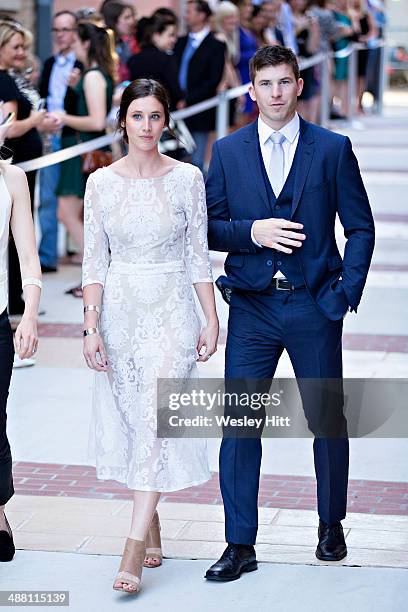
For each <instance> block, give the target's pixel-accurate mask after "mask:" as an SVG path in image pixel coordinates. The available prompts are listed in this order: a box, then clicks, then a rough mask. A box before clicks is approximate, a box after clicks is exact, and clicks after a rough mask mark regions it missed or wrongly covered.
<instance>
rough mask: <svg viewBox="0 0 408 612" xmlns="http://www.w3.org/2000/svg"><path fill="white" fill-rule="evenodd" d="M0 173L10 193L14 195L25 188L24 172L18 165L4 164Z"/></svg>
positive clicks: (25, 178)
mask: <svg viewBox="0 0 408 612" xmlns="http://www.w3.org/2000/svg"><path fill="white" fill-rule="evenodd" d="M1 173H2V176H3V178H4V181H5V183H6V185H7V189H8V190H9V192H10V194H12V195H15V194H17V193H19V192H20V193H22V192H23V191H25V190H26V189H27V177H26V174H25V172H24V170H22V169H21V168H19V167H18V166H12V165H11V164H4V165H3V167H2V169H1Z"/></svg>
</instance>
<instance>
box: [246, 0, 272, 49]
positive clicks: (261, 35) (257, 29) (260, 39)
mask: <svg viewBox="0 0 408 612" xmlns="http://www.w3.org/2000/svg"><path fill="white" fill-rule="evenodd" d="M267 27H268V21H267V19H266V15H265V12H264V11H263V8H262V6H261V5H260V4H257V5H255V6H254V7H253V9H252V16H251V21H250V30H251V32H252V34H253V35H254V36H255V39H256V46H257V47H258V48H259V47H265V46H266V45H268V44H269V42H268V38H267V36H266V28H267Z"/></svg>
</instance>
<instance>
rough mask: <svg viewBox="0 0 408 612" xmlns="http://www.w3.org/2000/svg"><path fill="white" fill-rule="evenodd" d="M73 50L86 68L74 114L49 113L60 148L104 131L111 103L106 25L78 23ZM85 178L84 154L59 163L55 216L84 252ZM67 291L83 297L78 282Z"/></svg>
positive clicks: (111, 64)
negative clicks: (55, 120)
mask: <svg viewBox="0 0 408 612" xmlns="http://www.w3.org/2000/svg"><path fill="white" fill-rule="evenodd" d="M73 51H74V53H75V55H76V57H77V59H78V60H79V61H80V62H82V64H83V65H84V68H85V69H84V72H83V74H82V76H81V79H80V81H79V83H78V85H77V86H76V88H75V91H76V93H77V109H76V114H75V115H71V114H67V113H65V112H63V111H55V112H53V113H52V114H53V115H54V116H56V117H57V118H58V120H59V121H60V124H61V125H62V126H63V130H62V137H61V141H62V148H65V147H68V146H72V145H75V144H78V143H79V142H86V141H88V140H91V139H93V138H97V137H98V136H103V135H105V134H106V130H105V124H106V117H107V115H108V113H109V111H110V108H111V104H112V94H113V84H114V83H113V81H114V74H115V62H114V59H113V57H112V53H111V44H110V40H109V35H108V33H107V31H106V29H104V28H99V27H98V26H95V25H93V24H91V23H79V24H78V35H77V38H76V41H75V43H74V45H73ZM67 128H68V129H67ZM85 181H86V174H85V168H84V167H83V158H81V157H74V158H72V159H68V160H66V161H64V162H62V163H61V171H60V179H59V183H58V187H57V195H58V196H59V198H58V217H59V220H60V221H62V223H64V225H65V227H66V228H67V230H68V232H69V234H70V236H71V237H72V239H73V240H74V242H75V244H76V246H77V247H78V248H79V250H80V253H83V239H84V228H83V196H84V192H85ZM69 292H70V293H72V295H74V297H82V289H81V287H80V286H79V287H74V288H73V289H70V290H69Z"/></svg>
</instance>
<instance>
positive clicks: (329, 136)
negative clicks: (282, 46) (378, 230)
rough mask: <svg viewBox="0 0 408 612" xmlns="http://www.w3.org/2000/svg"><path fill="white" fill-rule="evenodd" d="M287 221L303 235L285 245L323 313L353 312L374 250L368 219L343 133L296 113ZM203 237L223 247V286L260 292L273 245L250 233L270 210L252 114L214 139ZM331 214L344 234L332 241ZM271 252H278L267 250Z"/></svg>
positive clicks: (268, 276)
mask: <svg viewBox="0 0 408 612" xmlns="http://www.w3.org/2000/svg"><path fill="white" fill-rule="evenodd" d="M297 146H298V150H297V152H296V154H297V155H298V164H297V171H296V177H295V187H294V197H293V202H292V210H291V220H292V221H296V222H298V223H302V224H303V226H304V228H303V230H302V231H303V232H304V233H305V234H306V240H305V241H304V242H303V244H302V246H301V247H299V248H296V247H295V248H294V249H293V254H292V255H291V257H298V258H299V262H300V265H301V268H302V271H303V276H304V279H305V283H306V287H307V289H308V290H309V293H310V294H311V296H312V297H313V299H314V300H315V302H316V305H317V307H318V308H319V310H320V311H321V312H322V313H323V314H324V315H325V316H327V317H328V318H329V319H331V320H337V319H340V318H342V316H343V315H344V313H345V312H346V311H347V309H348V307H350V308H351V310H354V311H357V307H358V304H359V302H360V299H361V295H362V292H363V288H364V285H365V282H366V278H367V273H368V269H369V267H370V262H371V257H372V253H373V249H374V221H373V216H372V213H371V209H370V204H369V201H368V198H367V193H366V191H365V188H364V185H363V181H362V179H361V175H360V170H359V167H358V163H357V159H356V157H355V155H354V153H353V151H352V147H351V142H350V139H349V138H348V137H346V136H342V135H340V134H336V133H335V132H331V131H329V130H326V129H324V128H321V127H319V126H316V125H314V124H312V123H308V122H307V121H304V120H303V119H302V118H300V134H299V141H298V145H297ZM206 190H207V207H208V241H209V247H210V249H212V250H215V251H228V253H229V254H228V257H227V259H226V261H225V271H226V274H227V277H226V278H225V277H223V283H224V286H226V287H227V288H231V289H234V288H236V289H240V290H244V291H245V290H246V291H262V290H264V289H266V287H267V286H268V285H269V284H270V282H271V268H270V265H268V264H267V261H268V260H270V258H271V252H272V251H273V249H269V248H266V247H264V248H260V247H257V246H256V245H255V244H254V243H253V242H252V240H251V227H252V224H253V222H254V220H256V219H267V218H270V217H273V216H274V214H273V211H272V210H271V207H270V204H269V199H268V195H267V191H266V186H265V181H264V178H263V175H262V169H261V160H260V154H259V144H258V128H257V121H255V122H254V123H251V124H250V125H248V126H245V127H244V128H241V129H240V130H237V131H236V132H234V133H233V134H231V135H229V136H227V137H226V138H223V139H221V140H219V141H217V142H215V144H214V147H213V153H212V159H211V163H210V168H209V173H208V178H207V182H206ZM336 214H337V215H338V216H339V219H340V222H341V224H342V226H343V228H344V235H345V237H346V239H347V241H346V246H345V251H344V260H342V258H341V256H340V253H339V250H338V248H337V244H336V240H335V231H334V230H335V219H336ZM274 252H275V254H276V253H279V252H278V251H274Z"/></svg>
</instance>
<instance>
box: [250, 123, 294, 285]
mask: <svg viewBox="0 0 408 612" xmlns="http://www.w3.org/2000/svg"><path fill="white" fill-rule="evenodd" d="M299 129H300V121H299V115H298V114H297V113H295V116H294V117H293V119H291V120H290V121H289V123H287V124H286V125H284V126H283V127H282V128H281V129H280V130H274V129H273V128H271V127H270V126H269V125H267V124H266V123H265V122H264V121H262V119H261V117H258V137H259V144H260V147H261V154H262V159H263V163H264V166H265V169H266V171H267V172H268V169H269V165H270V160H271V151H272V146H273V145H272V142H271V140H270V136H271V134H273V133H274V132H276V131H279V133H280V134H283V136H285V140H284V141H283V143H282V148H283V155H284V171H283V178H284V181H286V179H287V178H288V175H289V172H290V169H291V167H292V163H293V159H294V157H295V153H296V147H297V144H298V142H299ZM275 196H276V197H278V196H279V193H275ZM251 239H252V242H253V243H254V244H256V245H257V246H259V247H261V246H262V245H261V244H259V242H257V241H256V240H255V237H254V225H253V224H252V228H251ZM275 277H276V278H283V274H282V273H281V272H280V271H279V270H278V271H277V273H276V274H275V276H274V278H275Z"/></svg>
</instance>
